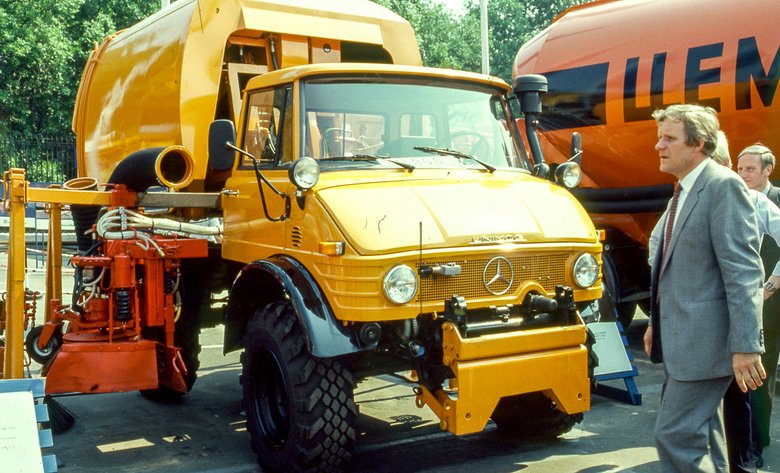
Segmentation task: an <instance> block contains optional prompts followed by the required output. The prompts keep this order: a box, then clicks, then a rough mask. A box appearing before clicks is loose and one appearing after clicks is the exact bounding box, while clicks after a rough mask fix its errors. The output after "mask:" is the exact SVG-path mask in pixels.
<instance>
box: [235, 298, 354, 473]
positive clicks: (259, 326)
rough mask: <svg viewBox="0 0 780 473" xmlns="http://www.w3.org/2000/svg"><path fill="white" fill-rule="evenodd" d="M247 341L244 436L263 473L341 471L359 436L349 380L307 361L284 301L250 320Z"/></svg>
mask: <svg viewBox="0 0 780 473" xmlns="http://www.w3.org/2000/svg"><path fill="white" fill-rule="evenodd" d="M244 341H245V347H246V348H245V350H244V353H243V354H242V355H241V363H242V365H243V372H242V374H241V385H242V387H243V392H244V409H245V411H246V417H247V430H249V433H250V435H251V442H252V449H253V450H254V451H255V453H256V454H257V461H258V463H259V464H260V466H261V467H262V469H263V471H265V472H268V473H270V472H282V471H284V472H332V471H341V470H342V469H343V468H344V466H345V464H346V463H347V462H349V461H350V460H351V458H352V452H353V448H354V443H355V436H356V429H355V423H356V421H357V409H356V407H355V402H354V397H353V396H354V395H353V390H354V387H355V383H354V380H353V377H352V373H350V372H349V370H347V369H345V368H344V367H343V366H342V365H341V364H340V363H339V362H338V361H337V360H333V359H322V358H315V357H313V356H312V355H311V354H310V353H309V351H308V349H307V348H306V343H305V340H304V336H303V330H302V328H301V326H300V324H299V322H298V319H297V317H296V315H295V312H294V309H293V308H292V306H291V305H290V303H289V302H286V301H284V302H274V303H271V304H269V305H267V306H265V307H263V308H261V309H259V310H258V311H257V312H255V315H254V317H252V319H251V320H250V322H249V326H248V328H247V333H246V336H245V339H244Z"/></svg>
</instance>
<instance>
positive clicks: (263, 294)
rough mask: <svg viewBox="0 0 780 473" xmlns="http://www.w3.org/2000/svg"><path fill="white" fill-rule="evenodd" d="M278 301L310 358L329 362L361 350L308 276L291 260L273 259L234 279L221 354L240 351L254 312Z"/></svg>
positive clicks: (251, 265)
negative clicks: (288, 307) (293, 318)
mask: <svg viewBox="0 0 780 473" xmlns="http://www.w3.org/2000/svg"><path fill="white" fill-rule="evenodd" d="M281 299H288V300H289V301H290V303H291V304H292V306H293V308H294V309H295V313H296V315H297V316H298V320H299V322H300V323H301V326H302V327H303V331H304V335H305V337H306V346H307V348H308V349H309V352H310V353H311V354H312V355H314V356H316V357H318V358H331V357H335V356H340V355H346V354H349V353H355V352H358V351H361V350H362V348H361V347H360V345H359V342H358V341H357V337H356V336H355V334H354V332H351V331H349V330H348V329H346V328H345V327H344V325H343V324H342V323H341V322H339V321H338V320H337V319H336V316H335V314H334V313H333V310H332V309H331V307H330V305H329V304H328V301H327V300H326V299H325V295H324V294H323V293H322V290H321V289H320V287H319V286H318V285H317V282H316V281H315V279H314V277H313V276H312V275H311V273H310V272H309V271H308V270H307V269H306V268H305V267H304V266H303V265H302V264H301V263H300V262H298V261H296V260H295V259H293V258H290V257H289V256H284V255H277V256H272V257H270V258H268V259H264V260H258V261H253V262H251V263H249V264H247V265H246V266H244V267H243V269H241V271H240V272H239V273H238V275H237V276H236V279H235V281H234V282H233V285H232V287H231V290H230V297H229V301H228V306H227V312H226V314H225V343H224V352H225V353H228V352H231V351H233V350H237V349H240V348H242V346H243V337H244V331H245V329H246V325H247V322H248V321H249V319H250V318H251V317H252V316H253V315H254V313H255V311H256V310H257V309H258V308H260V307H262V306H264V305H265V304H267V303H270V302H272V301H275V300H281Z"/></svg>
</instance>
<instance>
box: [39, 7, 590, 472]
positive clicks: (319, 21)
mask: <svg viewBox="0 0 780 473" xmlns="http://www.w3.org/2000/svg"><path fill="white" fill-rule="evenodd" d="M419 62H420V56H419V52H418V49H417V45H416V42H414V37H413V33H412V31H411V28H409V25H408V23H406V22H405V21H403V20H402V19H400V18H399V17H397V16H395V15H393V14H392V13H390V12H388V11H387V10H384V9H382V8H380V7H378V6H377V5H375V4H372V3H370V2H363V1H342V2H325V1H310V2H285V1H281V0H280V1H263V2H259V1H257V2H255V1H249V0H228V1H221V2H218V1H209V0H201V1H199V2H196V1H186V0H182V1H179V2H176V3H174V4H173V5H172V6H171V7H169V8H167V9H165V10H163V11H161V12H160V13H159V14H157V15H156V16H154V17H152V18H150V19H149V20H146V21H144V22H141V23H140V24H138V25H136V26H134V27H132V28H130V29H128V30H126V31H123V32H120V33H117V34H116V35H115V36H113V37H111V38H109V39H108V40H107V41H106V42H105V43H104V44H103V45H102V46H100V47H99V48H97V49H96V50H95V52H94V53H93V55H92V57H91V58H90V61H89V64H88V65H87V67H86V69H85V73H84V77H83V79H82V84H81V88H80V91H79V95H78V102H77V104H76V110H75V114H74V121H73V123H74V130H75V131H76V134H77V136H78V143H79V149H78V163H79V172H80V174H81V177H82V178H87V177H91V178H95V179H96V180H98V181H99V182H100V183H101V184H102V183H108V185H107V190H110V189H115V188H117V186H119V187H118V188H120V189H128V190H129V191H130V192H133V193H137V200H136V199H135V198H132V199H131V198H121V199H119V200H117V199H116V198H113V200H111V202H112V205H113V208H112V210H110V211H109V212H106V213H105V214H103V213H102V212H101V214H100V215H102V216H100V218H98V217H99V215H98V213H97V212H93V211H90V210H89V208H88V207H89V206H84V207H85V208H86V210H85V209H83V208H80V207H79V206H74V219H75V220H76V225H77V227H78V226H79V225H80V226H81V228H82V231H84V230H86V231H89V229H90V228H93V225H94V228H96V230H95V233H96V236H95V239H97V240H100V239H101V238H105V239H109V238H114V239H118V240H122V239H132V241H138V243H137V244H136V245H135V246H141V247H144V246H145V247H146V250H145V251H146V253H143V254H142V255H140V256H134V254H135V255H138V254H140V253H139V250H138V249H137V248H135V246H133V245H129V246H128V248H129V249H128V250H127V251H128V252H127V254H125V253H123V251H125V250H120V251H119V252H117V253H114V254H112V255H108V254H103V253H101V252H107V251H108V249H109V248H114V249H116V248H120V249H121V248H124V247H121V246H118V245H119V244H118V243H113V242H112V243H110V244H108V243H106V244H104V245H101V244H100V242H99V241H98V243H95V242H94V241H93V240H91V239H88V240H87V241H85V242H84V246H83V248H82V251H83V252H85V256H84V258H83V259H81V260H79V261H81V264H83V265H85V266H89V265H90V264H103V265H105V266H109V264H110V265H111V266H110V268H112V269H109V271H116V270H114V269H113V268H115V267H116V268H120V266H119V265H117V264H115V263H116V262H117V261H119V259H120V258H121V260H122V262H123V263H122V266H121V268H125V269H123V271H124V272H123V273H122V274H124V276H123V277H122V278H119V277H114V276H113V275H112V276H111V277H109V276H105V277H104V278H103V276H102V275H101V278H103V279H102V280H100V281H102V282H100V283H99V284H98V283H97V282H91V284H92V286H91V291H92V292H91V293H90V295H89V297H84V296H80V295H79V294H76V295H75V296H74V303H73V305H72V307H71V309H70V312H71V316H72V317H80V316H81V315H80V314H87V315H89V314H88V313H89V304H92V305H93V306H94V305H96V304H99V303H101V301H113V299H112V298H114V297H118V296H119V295H121V296H122V297H123V299H122V300H117V301H114V302H105V303H104V305H102V306H101V307H107V308H108V309H107V315H104V317H108V320H109V325H110V326H111V327H113V325H111V324H112V323H115V322H116V320H118V319H119V313H120V311H121V312H122V314H121V315H122V317H123V318H122V320H121V321H122V323H123V324H124V325H122V327H126V326H127V324H128V323H129V324H132V323H134V322H133V321H136V322H135V323H138V324H139V325H140V329H139V333H140V334H141V337H140V338H143V337H145V336H148V335H149V334H154V333H155V332H154V331H150V330H148V329H147V328H144V326H143V325H144V323H145V322H144V321H145V320H147V319H148V320H153V319H157V317H156V316H155V315H154V311H155V310H156V309H155V307H156V306H157V305H156V304H155V303H153V301H150V300H149V299H150V298H152V297H154V294H156V293H155V292H154V290H152V289H148V290H147V289H143V290H141V289H140V287H142V286H148V285H150V284H151V282H149V281H150V279H149V278H148V277H145V276H143V274H145V273H143V271H144V270H145V266H149V265H150V264H151V259H149V258H157V255H156V254H155V253H154V251H152V250H150V243H149V242H150V241H158V240H155V238H157V237H154V236H153V235H152V236H147V237H144V241H140V240H137V239H138V238H140V237H139V235H147V234H153V233H156V232H160V231H163V232H165V235H166V239H164V240H159V241H160V247H161V248H162V249H160V251H159V252H158V253H159V255H160V256H161V257H164V256H163V255H164V251H163V250H165V251H168V252H170V251H174V250H176V248H184V246H183V243H177V242H179V240H177V239H176V238H179V237H176V232H173V233H174V236H171V233H172V231H173V230H172V228H173V229H174V230H175V227H171V226H170V224H169V221H170V219H172V218H173V219H178V220H179V221H181V222H182V224H181V225H182V227H181V230H182V231H183V233H184V234H186V233H187V231H184V229H185V227H184V225H188V226H187V227H186V228H194V227H195V226H198V225H200V226H206V227H210V228H211V229H214V228H216V230H215V231H212V232H210V233H209V235H210V236H209V237H208V239H209V248H208V256H204V255H201V256H200V257H195V256H196V255H199V254H200V253H198V251H200V250H197V251H196V250H194V249H193V250H192V251H191V252H190V253H189V255H190V257H188V258H187V259H183V260H181V263H180V265H179V262H178V261H176V262H175V265H171V264H168V263H166V264H167V265H168V266H165V268H169V267H170V268H172V269H171V271H170V274H171V278H169V277H168V273H166V276H165V277H164V278H163V277H162V276H160V278H159V280H160V281H163V282H164V283H165V290H162V289H161V290H159V293H160V294H162V296H161V297H165V298H166V301H174V303H175V304H176V311H175V313H176V317H175V319H174V318H173V316H172V315H171V316H170V319H166V320H170V321H171V323H173V322H172V321H173V320H175V337H172V332H173V328H171V329H170V331H168V332H166V333H168V334H169V335H170V337H168V338H165V340H166V343H167V344H168V345H170V344H171V343H174V344H175V347H167V348H166V350H167V351H165V352H164V353H168V354H169V355H170V357H169V358H160V357H159V356H158V363H162V364H165V360H168V361H170V362H171V363H172V364H176V363H178V362H177V361H176V360H177V359H178V358H177V357H178V356H179V355H178V354H179V353H180V355H181V360H182V361H183V366H181V368H182V369H175V367H174V369H173V370H172V371H181V374H183V376H184V381H185V382H186V384H185V385H181V384H179V385H173V386H170V385H169V386H163V384H164V383H163V380H162V376H163V375H162V374H161V375H160V376H161V379H160V386H159V388H158V389H152V390H148V389H147V390H146V392H147V393H149V392H151V393H156V394H158V395H160V394H168V395H177V394H182V393H185V392H186V391H187V390H188V389H189V388H191V387H192V384H193V383H194V381H195V371H196V369H197V367H198V359H197V357H198V352H199V343H198V333H199V328H200V327H204V326H210V325H215V324H216V323H224V326H225V340H224V351H225V352H226V353H227V352H231V351H235V350H243V353H242V355H241V361H242V366H243V371H242V374H241V378H240V384H241V386H242V389H243V398H244V407H245V411H246V415H247V430H248V431H249V433H250V435H251V444H252V447H253V449H254V450H255V452H256V453H257V457H258V462H259V464H260V465H261V466H262V468H263V470H264V471H336V470H340V469H342V468H344V467H345V466H346V464H347V462H348V461H349V459H350V458H351V455H352V452H353V450H354V443H355V441H356V440H357V432H356V418H357V409H356V406H355V402H354V396H353V390H354V387H355V385H356V383H358V382H359V381H360V380H361V379H363V378H365V377H367V376H372V375H377V374H383V373H398V372H405V371H409V370H414V373H415V374H416V376H417V378H418V379H419V384H418V385H417V387H416V388H414V392H415V393H416V404H417V406H418V407H421V408H422V407H424V406H428V407H429V408H430V409H431V410H432V411H433V412H434V413H435V414H436V415H437V416H438V418H439V419H440V426H441V428H442V429H444V430H448V431H450V432H452V433H454V434H457V435H461V434H468V433H473V432H478V431H480V430H482V429H483V428H484V427H485V425H486V424H487V423H488V421H489V420H491V419H492V421H494V422H495V424H496V425H497V427H498V429H499V431H501V432H504V433H507V434H509V435H513V436H541V437H554V436H557V435H560V434H561V433H564V432H567V431H568V430H570V429H571V428H572V426H573V425H574V423H575V422H577V421H579V420H580V419H582V413H583V412H584V411H586V410H588V409H589V407H590V373H591V371H592V368H593V361H592V360H593V357H592V356H591V355H592V354H591V352H590V349H589V348H590V344H591V343H592V340H591V339H589V337H588V335H587V333H588V332H587V329H586V326H585V324H584V322H583V319H582V317H581V316H580V310H581V309H583V308H584V307H586V306H588V305H589V304H590V303H591V302H592V301H594V300H597V299H598V298H599V297H600V296H601V279H600V274H601V244H600V243H599V235H598V233H597V231H596V230H595V229H594V227H593V224H592V223H591V221H590V219H589V218H588V216H587V214H586V213H585V211H584V210H583V208H582V207H581V206H580V204H579V203H577V201H576V200H575V199H574V198H572V196H571V195H570V193H569V191H568V190H567V189H565V188H564V187H571V186H575V185H576V184H577V183H578V180H579V164H578V159H579V158H578V151H577V150H576V149H574V148H578V145H577V143H576V142H573V143H572V144H573V149H574V151H573V155H572V159H571V160H570V161H569V162H567V163H563V164H559V165H554V166H550V165H548V164H546V163H545V162H544V159H543V157H542V155H541V153H540V152H539V143H538V141H537V139H536V132H535V129H534V125H535V123H536V121H537V119H538V115H539V113H540V112H541V101H540V94H541V93H543V92H544V91H545V90H546V82H545V79H544V78H543V77H541V76H524V77H520V78H518V79H517V80H516V81H515V84H514V87H513V88H512V89H510V87H509V86H508V85H507V84H505V83H504V82H502V81H501V80H499V79H496V78H492V77H489V76H483V75H479V74H472V73H466V72H459V71H452V70H441V69H431V68H423V67H421V66H419ZM307 63H311V64H307ZM250 77H251V78H250ZM240 91H243V92H240ZM522 117H524V118H525V120H524V121H521V120H520V118H522ZM523 123H524V125H522V124H523ZM521 126H525V130H524V132H522V131H521V129H520V128H521ZM524 136H525V137H526V140H527V142H528V146H527V147H526V146H525V145H524V144H523V137H524ZM527 149H528V150H530V152H531V155H530V156H529V155H528V152H527ZM551 181H557V182H551ZM561 184H563V185H561ZM79 186H80V185H79ZM79 186H76V187H79ZM67 187H68V186H67V185H66V188H67ZM71 187H73V186H71ZM166 188H168V189H166ZM157 191H161V192H157ZM58 195H59V194H58ZM96 199H97V198H95V199H93V200H92V201H93V202H97V201H98V200H96ZM85 201H87V199H82V200H79V202H85ZM127 202H130V205H129V206H132V203H133V202H135V205H136V207H135V208H134V211H135V213H134V214H127V211H126V210H125V209H124V207H122V205H119V204H122V203H125V205H127V204H126V203H127ZM91 212H92V213H91ZM142 213H143V214H145V215H146V217H143V216H142V215H141V214H142ZM162 216H165V217H167V218H168V219H169V220H166V226H163V225H162V224H159V225H155V223H154V221H156V220H155V219H158V218H160V217H162ZM147 218H148V219H150V220H146V219H147ZM107 219H114V220H112V221H111V222H108V223H106V220H107ZM112 222H114V223H113V224H114V225H120V224H121V225H122V226H121V231H118V230H112V229H111V228H110V225H112ZM133 222H144V223H143V227H141V226H140V224H139V226H138V228H133ZM150 222H151V223H150ZM160 238H161V237H160ZM145 242H146V243H145ZM163 244H165V245H167V246H164V247H163V246H162V245H163ZM80 245H81V243H80ZM193 248H194V247H193ZM158 249H159V248H158ZM130 250H132V251H134V252H135V253H134V254H131V253H130ZM112 251H113V250H112ZM178 251H182V250H178ZM168 254H170V253H168ZM144 255H146V256H144ZM90 258H91V259H90ZM128 258H130V259H132V258H139V260H138V261H137V262H135V263H133V264H131V263H130V262H128V261H127V260H128ZM144 258H147V260H146V261H147V262H146V263H144V262H143V261H144ZM160 264H162V263H160ZM85 271H86V269H85ZM166 271H168V270H167V269H166ZM80 274H81V273H80V272H79V271H77V276H78V277H83V278H84V279H86V278H87V277H86V276H79V275H80ZM101 274H102V273H101ZM160 274H162V273H160ZM169 279H172V280H175V281H176V282H175V284H174V283H173V282H172V281H169ZM93 281H95V280H93ZM115 283H116V284H120V285H121V286H122V290H121V291H113V292H112V289H111V287H110V286H111V285H113V284H115ZM85 286H89V283H85V282H84V281H81V282H80V285H79V284H77V286H76V287H77V289H78V290H83V288H84V287H85ZM136 288H138V289H136ZM130 291H136V292H135V293H136V294H138V295H137V296H136V299H133V298H132V297H128V294H131V292H130ZM220 292H223V296H222V298H223V299H222V300H226V302H225V303H224V307H223V306H221V305H220V303H219V302H218V300H217V299H215V297H216V296H212V295H214V294H218V293H220ZM96 293H97V295H95V294H96ZM224 294H226V297H225V296H224ZM80 297H81V299H79V298H80ZM101 297H102V299H101ZM141 297H146V299H139V298H141ZM80 301H83V304H82V302H80ZM166 304H167V302H166ZM159 305H160V306H161V307H162V306H165V304H159ZM74 307H75V308H78V309H79V310H75V309H74ZM139 308H140V309H142V310H143V311H145V312H144V313H145V314H148V315H143V314H142V315H140V316H139V315H137V312H138V310H139ZM101 310H102V309H101ZM104 312H105V311H104ZM98 315H99V314H98ZM92 317H93V318H96V317H97V315H93V316H92ZM111 321H114V322H111ZM128 321H129V322H128ZM160 323H162V322H160ZM166 323H168V322H166ZM72 325H73V324H71V326H72ZM76 325H78V324H76ZM84 325H85V326H86V324H84ZM59 327H61V325H60V326H59ZM60 329H61V328H60ZM112 330H114V329H112ZM116 330H119V329H116ZM166 330H168V329H167V328H166ZM49 333H50V331H43V332H42V334H41V332H39V334H41V337H42V338H41V340H38V341H37V342H38V343H37V346H38V347H39V348H40V347H41V346H47V343H48V342H49V340H52V341H57V342H56V343H55V344H54V345H53V346H50V347H53V348H54V350H53V351H54V354H53V358H54V359H53V362H52V364H51V370H50V372H49V376H51V377H54V376H55V374H56V373H55V372H56V371H57V366H58V363H57V362H58V359H57V358H58V356H59V355H58V353H57V349H60V346H59V345H62V347H61V349H60V352H68V353H69V354H70V355H71V356H76V355H74V353H76V352H84V351H86V349H83V350H82V349H79V350H75V349H72V348H71V349H69V348H68V347H69V344H71V346H72V344H79V343H80V344H84V343H89V341H85V338H84V337H82V338H78V337H68V335H67V333H66V334H65V339H64V340H63V339H62V334H60V335H59V338H57V336H50V335H49ZM109 342H110V343H113V342H111V341H110V340H109ZM158 342H159V340H158ZM159 343H161V342H159ZM158 350H159V347H158ZM104 351H109V350H104ZM158 354H159V352H158ZM165 356H168V355H165ZM71 359H73V358H71ZM152 359H153V357H152ZM115 368H116V366H115ZM167 368H168V370H169V372H168V373H167V376H169V377H170V375H171V366H168V367H167ZM71 369H73V368H72V367H71ZM158 369H160V370H162V368H159V367H158ZM78 374H79V375H83V373H82V372H79V373H78ZM174 374H175V373H174ZM55 379H60V378H56V377H55ZM153 380H154V379H153ZM52 381H54V380H52ZM123 382H125V383H126V384H125V385H129V384H127V380H126V379H125V380H123ZM155 383H156V381H155ZM52 385H53V386H56V383H52ZM84 385H85V386H92V384H90V383H88V382H86V381H85V382H84ZM117 386H119V385H117ZM153 386H156V384H154V383H153ZM145 387H146V388H148V387H149V386H145ZM69 389H70V390H73V389H74V388H73V387H70V388H69ZM135 389H140V388H138V387H136V388H135Z"/></svg>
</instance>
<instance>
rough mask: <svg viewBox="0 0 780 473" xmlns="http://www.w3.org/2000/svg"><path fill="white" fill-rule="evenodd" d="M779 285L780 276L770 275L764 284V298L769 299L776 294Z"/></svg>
mask: <svg viewBox="0 0 780 473" xmlns="http://www.w3.org/2000/svg"><path fill="white" fill-rule="evenodd" d="M779 287H780V276H769V279H767V280H766V283H765V284H764V300H767V299H769V298H770V297H772V296H773V295H775V292H776V291H777V288H779Z"/></svg>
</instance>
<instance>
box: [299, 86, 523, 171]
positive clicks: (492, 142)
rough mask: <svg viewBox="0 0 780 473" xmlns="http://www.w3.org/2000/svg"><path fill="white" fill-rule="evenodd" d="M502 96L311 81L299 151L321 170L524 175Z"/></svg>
mask: <svg viewBox="0 0 780 473" xmlns="http://www.w3.org/2000/svg"><path fill="white" fill-rule="evenodd" d="M502 94H503V91H502V90H500V89H498V88H493V87H489V86H486V85H482V84H474V83H467V82H460V81H453V80H442V79H436V78H430V77H413V78H409V77H404V78H398V77H381V78H378V77H376V76H361V77H359V78H353V77H350V78H349V79H345V78H344V77H339V78H337V79H334V78H332V77H330V78H319V79H313V80H310V81H308V82H306V83H305V84H304V86H303V89H302V97H303V99H302V104H303V110H302V113H301V118H302V120H303V125H302V130H303V133H301V139H302V140H303V141H302V143H301V149H303V150H305V155H307V156H311V157H313V158H315V159H318V160H320V166H321V167H322V169H323V170H328V169H331V168H334V167H337V168H342V167H350V168H354V167H377V166H381V167H398V166H399V165H401V166H405V167H411V168H414V169H417V168H463V167H469V168H476V169H483V170H484V169H485V163H486V164H487V165H488V166H489V167H495V168H499V169H501V168H514V169H527V167H526V160H525V159H524V157H523V156H522V155H521V153H522V151H520V150H518V148H517V146H516V145H515V143H514V141H513V140H512V132H511V131H510V125H511V122H510V121H509V120H507V111H506V109H505V101H504V100H502ZM450 151H454V152H450ZM470 158H476V159H470ZM480 161H481V162H482V164H480Z"/></svg>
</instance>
